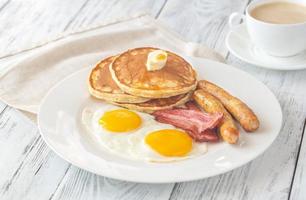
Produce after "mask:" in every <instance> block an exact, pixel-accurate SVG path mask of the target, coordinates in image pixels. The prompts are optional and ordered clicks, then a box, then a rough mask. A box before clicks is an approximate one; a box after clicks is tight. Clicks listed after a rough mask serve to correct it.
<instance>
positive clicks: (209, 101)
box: [193, 90, 239, 144]
mask: <svg viewBox="0 0 306 200" xmlns="http://www.w3.org/2000/svg"><path fill="white" fill-rule="evenodd" d="M193 98H194V100H195V101H196V102H197V103H198V104H199V106H201V108H203V109H204V110H205V111H206V112H208V113H223V119H222V121H221V123H220V124H219V125H218V132H219V133H220V135H221V137H222V139H223V140H224V141H226V142H228V143H230V144H234V143H236V142H237V140H238V138H239V130H238V128H237V126H236V124H235V121H234V119H233V118H232V116H231V115H230V114H229V113H228V112H227V110H226V109H225V108H224V107H223V105H222V103H221V102H220V101H219V100H218V99H217V98H216V97H214V96H212V95H211V94H209V93H208V92H205V91H204V90H196V91H195V92H194V94H193Z"/></svg>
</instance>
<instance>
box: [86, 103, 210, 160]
mask: <svg viewBox="0 0 306 200" xmlns="http://www.w3.org/2000/svg"><path fill="white" fill-rule="evenodd" d="M82 124H83V125H84V126H85V127H86V129H87V130H88V133H89V134H90V135H91V136H93V137H94V140H95V141H96V142H97V143H98V144H99V145H101V146H103V147H104V149H106V150H107V151H109V152H110V153H113V154H116V155H118V156H121V157H124V158H126V159H132V160H144V161H150V162H171V161H178V160H183V159H187V158H191V157H195V156H199V155H203V154H205V153H206V152H207V144H206V143H197V142H194V141H193V140H192V139H191V138H190V136H189V135H188V134H187V133H186V132H184V131H183V130H180V129H177V128H175V127H174V126H172V125H169V124H162V123H159V122H157V121H155V119H154V117H153V116H151V115H149V114H146V113H140V112H135V111H131V110H128V109H123V108H120V107H117V106H112V105H100V106H91V107H86V108H84V109H83V112H82Z"/></svg>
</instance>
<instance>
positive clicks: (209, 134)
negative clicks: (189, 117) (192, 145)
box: [187, 129, 219, 142]
mask: <svg viewBox="0 0 306 200" xmlns="http://www.w3.org/2000/svg"><path fill="white" fill-rule="evenodd" d="M187 133H188V134H189V135H190V137H192V138H193V139H194V140H195V141H197V142H218V141H219V137H218V135H217V133H216V131H215V130H214V129H207V130H206V131H203V132H202V133H194V132H192V131H187Z"/></svg>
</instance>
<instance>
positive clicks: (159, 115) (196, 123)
mask: <svg viewBox="0 0 306 200" xmlns="http://www.w3.org/2000/svg"><path fill="white" fill-rule="evenodd" d="M153 115H154V116H155V119H156V120H157V121H158V122H161V123H166V124H171V125H173V126H175V127H178V128H181V129H184V130H186V131H187V132H188V133H189V135H190V136H191V137H192V138H194V139H195V140H196V141H199V142H203V141H217V140H218V136H217V135H216V134H215V133H214V132H213V131H212V130H211V129H213V128H215V127H216V126H217V125H218V124H219V122H220V121H221V119H222V117H223V115H222V114H221V113H215V114H207V113H204V112H202V111H200V110H189V109H171V110H160V111H156V112H154V113H153Z"/></svg>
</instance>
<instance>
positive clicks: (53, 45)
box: [0, 15, 224, 117]
mask: <svg viewBox="0 0 306 200" xmlns="http://www.w3.org/2000/svg"><path fill="white" fill-rule="evenodd" d="M140 46H153V47H160V48H164V49H168V50H171V51H174V52H177V53H179V54H181V55H187V56H194V57H203V58H209V59H212V60H216V61H220V62H224V58H223V57H222V56H221V55H220V54H218V53H216V52H215V51H213V50H212V49H209V48H208V47H206V46H205V45H200V44H195V43H190V42H186V41H184V40H183V39H182V38H181V37H180V36H179V35H177V34H176V33H174V32H172V31H171V30H169V29H168V28H166V27H165V26H163V25H162V23H161V22H160V21H159V20H156V19H154V18H152V17H150V16H148V15H140V16H136V17H130V18H127V19H121V20H116V21H113V22H109V23H106V24H101V25H98V26H95V27H91V28H87V29H83V30H79V31H75V32H70V33H63V34H62V35H59V36H58V37H56V38H54V39H51V40H48V41H44V42H42V43H41V44H36V45H35V46H33V47H29V48H27V49H22V50H20V51H19V52H17V53H11V54H9V55H2V56H1V55H0V59H1V60H0V65H1V68H0V98H1V100H2V101H3V102H5V103H6V104H8V105H10V106H12V107H15V108H17V109H20V110H22V111H26V112H29V113H33V114H34V115H35V114H36V113H37V112H38V107H39V104H40V102H41V100H42V98H43V97H44V96H45V95H46V93H47V92H48V90H49V89H50V88H52V87H53V86H54V85H55V84H56V83H58V82H59V81H60V80H62V79H63V78H65V77H66V76H67V75H70V74H71V73H73V72H75V71H77V70H80V69H82V68H84V67H88V66H93V65H94V64H95V63H97V62H98V61H99V60H101V59H103V58H104V57H105V56H108V55H111V54H115V53H119V52H120V51H124V50H127V49H129V48H134V47H140ZM82 55H87V56H86V58H85V57H84V56H82ZM88 55H91V56H88ZM30 117H33V116H30Z"/></svg>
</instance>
